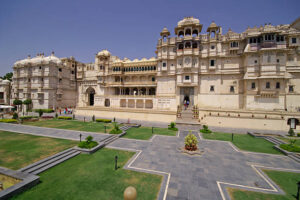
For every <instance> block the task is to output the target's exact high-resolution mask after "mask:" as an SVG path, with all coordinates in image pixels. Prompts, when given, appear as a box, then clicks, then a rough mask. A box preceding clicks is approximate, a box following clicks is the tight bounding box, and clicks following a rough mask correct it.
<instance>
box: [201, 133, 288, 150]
mask: <svg viewBox="0 0 300 200" xmlns="http://www.w3.org/2000/svg"><path fill="white" fill-rule="evenodd" d="M202 135H203V137H204V138H205V139H210V140H223V141H230V142H231V137H232V134H231V133H202ZM232 143H233V144H234V145H235V146H237V147H238V148H239V149H242V150H245V151H252V152H259V153H271V154H282V153H281V152H279V151H277V150H276V149H274V148H273V146H274V144H273V143H271V142H269V141H267V140H265V139H262V138H255V137H252V136H250V135H248V134H234V137H233V142H232Z"/></svg>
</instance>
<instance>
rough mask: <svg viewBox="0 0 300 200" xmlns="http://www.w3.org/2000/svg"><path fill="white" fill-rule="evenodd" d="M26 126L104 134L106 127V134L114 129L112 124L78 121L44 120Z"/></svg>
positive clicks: (26, 123) (27, 123) (28, 123)
mask: <svg viewBox="0 0 300 200" xmlns="http://www.w3.org/2000/svg"><path fill="white" fill-rule="evenodd" d="M23 124H25V125H31V126H40V127H48V128H59V129H68V130H76V131H88V132H95V133H104V132H105V128H104V126H106V133H109V131H110V130H111V129H112V127H113V126H112V124H110V123H102V122H83V121H77V120H59V119H52V120H44V121H36V122H24V123H23Z"/></svg>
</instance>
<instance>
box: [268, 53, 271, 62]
mask: <svg viewBox="0 0 300 200" xmlns="http://www.w3.org/2000/svg"><path fill="white" fill-rule="evenodd" d="M270 62H271V56H270V55H268V63H270Z"/></svg>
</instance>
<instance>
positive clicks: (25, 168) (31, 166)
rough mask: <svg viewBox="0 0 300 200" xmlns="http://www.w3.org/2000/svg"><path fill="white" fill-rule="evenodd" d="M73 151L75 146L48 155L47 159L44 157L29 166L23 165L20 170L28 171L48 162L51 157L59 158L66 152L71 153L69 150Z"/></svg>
mask: <svg viewBox="0 0 300 200" xmlns="http://www.w3.org/2000/svg"><path fill="white" fill-rule="evenodd" d="M71 151H74V149H73V148H70V149H67V150H64V151H62V152H59V153H57V154H55V155H53V156H49V157H47V158H45V159H42V160H40V161H37V162H35V163H33V164H31V165H28V166H26V167H23V168H21V169H19V170H18V171H21V172H25V171H27V170H29V169H31V168H33V167H35V166H38V165H41V164H43V163H45V162H47V161H49V160H51V159H55V158H57V157H59V156H61V155H64V154H66V153H69V152H71Z"/></svg>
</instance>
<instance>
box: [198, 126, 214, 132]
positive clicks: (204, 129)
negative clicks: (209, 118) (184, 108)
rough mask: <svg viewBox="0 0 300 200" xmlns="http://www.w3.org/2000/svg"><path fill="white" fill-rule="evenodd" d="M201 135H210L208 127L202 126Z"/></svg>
mask: <svg viewBox="0 0 300 200" xmlns="http://www.w3.org/2000/svg"><path fill="white" fill-rule="evenodd" d="M200 132H201V133H212V131H211V130H209V129H208V126H206V125H203V129H200Z"/></svg>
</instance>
